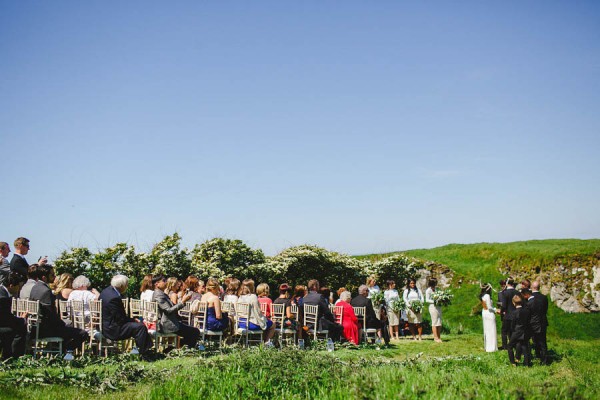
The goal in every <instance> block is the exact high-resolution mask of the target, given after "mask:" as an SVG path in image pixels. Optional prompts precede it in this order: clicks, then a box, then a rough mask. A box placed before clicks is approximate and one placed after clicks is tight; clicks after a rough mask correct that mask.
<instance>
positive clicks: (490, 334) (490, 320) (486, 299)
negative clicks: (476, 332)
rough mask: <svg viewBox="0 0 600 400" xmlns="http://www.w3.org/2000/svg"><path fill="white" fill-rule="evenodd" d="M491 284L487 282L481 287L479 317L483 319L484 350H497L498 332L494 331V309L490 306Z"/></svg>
mask: <svg viewBox="0 0 600 400" xmlns="http://www.w3.org/2000/svg"><path fill="white" fill-rule="evenodd" d="M491 293H492V285H491V284H489V283H487V284H486V285H484V286H482V287H481V294H480V296H479V297H480V298H481V306H482V307H483V310H481V318H482V319H483V343H484V346H485V351H487V352H493V351H498V334H497V333H496V309H495V308H494V307H493V306H492V297H491V296H490V295H491Z"/></svg>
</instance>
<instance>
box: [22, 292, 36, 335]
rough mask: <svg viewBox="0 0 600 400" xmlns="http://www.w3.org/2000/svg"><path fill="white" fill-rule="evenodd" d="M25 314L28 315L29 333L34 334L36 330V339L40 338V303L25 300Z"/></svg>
mask: <svg viewBox="0 0 600 400" xmlns="http://www.w3.org/2000/svg"><path fill="white" fill-rule="evenodd" d="M24 301H25V312H26V313H27V331H29V332H30V333H32V332H33V331H32V329H35V339H36V340H37V339H38V337H39V332H38V327H39V322H40V301H39V300H35V301H33V300H24Z"/></svg>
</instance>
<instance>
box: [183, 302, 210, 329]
mask: <svg viewBox="0 0 600 400" xmlns="http://www.w3.org/2000/svg"><path fill="white" fill-rule="evenodd" d="M205 304H206V303H205ZM191 307H192V302H191V301H188V302H187V303H184V304H183V308H182V309H180V310H179V316H180V317H181V318H182V319H183V320H184V321H186V322H187V324H188V325H191V324H192V312H191V311H190V308H191Z"/></svg>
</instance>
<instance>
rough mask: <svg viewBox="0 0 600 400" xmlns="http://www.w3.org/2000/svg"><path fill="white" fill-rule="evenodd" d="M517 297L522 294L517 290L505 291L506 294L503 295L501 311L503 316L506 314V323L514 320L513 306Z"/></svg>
mask: <svg viewBox="0 0 600 400" xmlns="http://www.w3.org/2000/svg"><path fill="white" fill-rule="evenodd" d="M517 295H520V293H519V292H518V291H517V290H516V289H513V288H510V289H506V290H504V294H503V295H502V307H501V309H500V310H501V312H502V314H504V319H505V320H506V321H510V320H512V318H513V317H512V316H513V311H514V310H515V306H514V305H513V302H512V299H513V297H514V296H517Z"/></svg>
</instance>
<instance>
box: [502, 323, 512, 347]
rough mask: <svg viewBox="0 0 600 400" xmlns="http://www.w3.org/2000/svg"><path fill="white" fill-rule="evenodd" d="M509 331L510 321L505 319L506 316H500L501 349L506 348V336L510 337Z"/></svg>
mask: <svg viewBox="0 0 600 400" xmlns="http://www.w3.org/2000/svg"><path fill="white" fill-rule="evenodd" d="M509 331H510V321H507V320H506V318H502V329H501V331H500V332H501V334H502V349H503V350H506V349H508V338H509V337H510V335H509Z"/></svg>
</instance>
